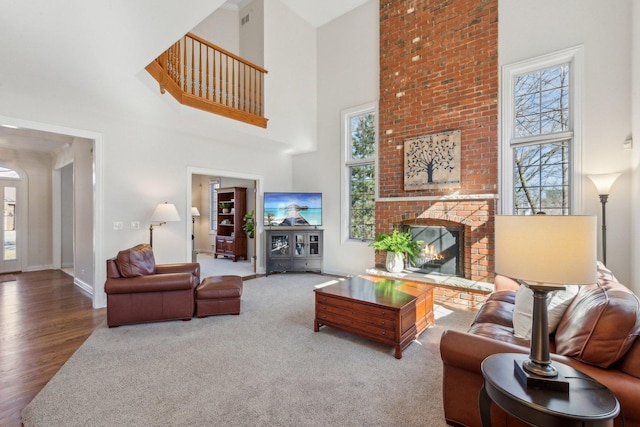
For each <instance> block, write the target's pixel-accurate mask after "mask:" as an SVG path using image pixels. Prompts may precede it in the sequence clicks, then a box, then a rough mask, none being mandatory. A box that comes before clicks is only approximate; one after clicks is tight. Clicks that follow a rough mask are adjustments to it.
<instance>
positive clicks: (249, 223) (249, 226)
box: [242, 211, 255, 239]
mask: <svg viewBox="0 0 640 427" xmlns="http://www.w3.org/2000/svg"><path fill="white" fill-rule="evenodd" d="M254 226H255V220H254V218H253V211H251V212H249V213H247V214H245V215H244V225H243V226H242V229H243V230H244V231H245V233H247V237H249V238H250V239H253V236H254V235H255V228H254Z"/></svg>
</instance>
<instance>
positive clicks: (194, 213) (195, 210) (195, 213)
mask: <svg viewBox="0 0 640 427" xmlns="http://www.w3.org/2000/svg"><path fill="white" fill-rule="evenodd" d="M191 216H200V211H199V210H198V208H196V207H195V206H191Z"/></svg>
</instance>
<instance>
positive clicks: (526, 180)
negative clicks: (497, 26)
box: [502, 49, 581, 215]
mask: <svg viewBox="0 0 640 427" xmlns="http://www.w3.org/2000/svg"><path fill="white" fill-rule="evenodd" d="M580 52H581V50H580V49H571V50H567V51H563V52H560V53H557V54H553V55H548V56H545V57H542V58H537V59H535V60H532V61H526V62H525V63H519V64H516V65H513V66H507V67H505V74H503V81H504V82H505V85H508V87H505V90H504V91H503V93H504V94H505V95H504V96H505V98H503V101H504V105H505V111H504V115H503V117H504V121H503V123H504V128H503V136H504V138H503V141H505V150H504V153H505V155H504V156H503V158H504V163H503V178H504V181H503V182H504V184H505V185H504V186H503V195H502V196H503V200H504V201H505V202H504V204H503V211H505V213H513V214H515V215H534V214H537V213H540V212H544V213H546V214H550V215H568V214H569V213H571V212H572V211H574V210H576V208H577V207H576V206H574V204H575V203H574V201H575V200H576V198H575V194H576V193H577V191H576V188H575V187H576V183H577V182H579V180H577V179H575V178H574V177H575V176H576V171H577V169H578V162H577V160H578V158H579V157H578V155H577V154H576V153H577V152H578V149H579V145H578V144H577V135H576V133H575V132H574V129H576V128H577V127H576V122H577V121H578V120H579V115H578V113H579V109H577V108H576V107H575V106H576V105H577V101H576V100H577V99H579V96H578V95H579V94H578V93H577V92H579V90H580V85H578V84H576V82H575V80H576V75H577V73H576V71H575V68H576V67H577V66H578V65H577V63H576V58H577V57H578V56H579V53H580ZM580 58H581V56H580ZM507 97H508V98H507Z"/></svg>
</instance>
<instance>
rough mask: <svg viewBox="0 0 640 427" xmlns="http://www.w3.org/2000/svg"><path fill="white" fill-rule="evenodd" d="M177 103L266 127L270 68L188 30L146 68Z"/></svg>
mask: <svg viewBox="0 0 640 427" xmlns="http://www.w3.org/2000/svg"><path fill="white" fill-rule="evenodd" d="M146 70H147V72H149V74H151V76H153V78H154V79H155V80H156V81H157V82H158V83H159V84H160V92H161V93H165V92H166V91H168V92H169V93H170V94H171V95H172V96H173V97H174V98H175V99H176V100H177V101H178V102H180V103H181V104H183V105H187V106H189V107H193V108H198V109H200V110H203V111H208V112H210V113H214V114H218V115H221V116H224V117H228V118H230V119H234V120H238V121H241V122H245V123H249V124H252V125H255V126H259V127H262V128H266V127H267V120H268V119H267V118H265V117H264V75H265V74H266V73H267V70H265V69H263V68H262V67H259V66H257V65H255V64H252V63H251V62H249V61H247V60H245V59H242V58H240V57H239V56H237V55H234V54H233V53H231V52H228V51H226V50H224V49H222V48H221V47H218V46H216V45H214V44H213V43H210V42H208V41H206V40H204V39H201V38H200V37H198V36H196V35H195V34H192V33H188V34H187V35H185V36H184V37H183V38H182V39H180V40H178V41H177V42H175V43H174V44H173V45H172V46H171V47H170V48H169V49H167V50H166V51H165V52H163V53H162V54H161V55H160V56H158V57H157V58H156V59H155V60H154V61H153V62H151V64H149V65H147V67H146Z"/></svg>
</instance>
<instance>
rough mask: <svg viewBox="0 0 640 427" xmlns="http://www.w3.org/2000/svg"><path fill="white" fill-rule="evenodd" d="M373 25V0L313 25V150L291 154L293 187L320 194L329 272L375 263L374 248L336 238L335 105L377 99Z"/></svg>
mask: <svg viewBox="0 0 640 427" xmlns="http://www.w3.org/2000/svg"><path fill="white" fill-rule="evenodd" d="M356 29H357V30H356ZM378 29H379V17H378V1H377V0H370V1H368V2H367V3H365V4H364V5H362V6H360V7H359V8H357V9H355V10H353V11H351V12H350V13H348V14H346V15H344V16H342V17H340V18H338V19H336V20H334V21H331V22H329V23H328V24H326V25H324V26H322V27H320V28H319V29H318V35H317V37H318V151H317V152H314V153H311V154H303V155H298V156H295V158H294V169H293V173H294V178H293V187H294V190H299V191H321V192H322V194H323V227H322V228H323V229H324V230H325V233H324V238H325V242H324V266H323V271H326V272H328V273H336V274H357V273H362V272H363V271H364V269H366V268H369V267H372V266H373V264H374V250H373V248H371V247H369V246H368V245H367V244H363V243H350V242H342V241H341V238H340V223H341V218H342V215H343V212H342V211H341V206H340V200H341V182H340V174H341V163H340V162H341V160H340V157H341V156H340V155H341V153H340V149H341V135H340V128H341V123H340V122H341V120H340V111H341V110H343V109H346V108H350V107H354V106H357V105H361V104H365V103H368V102H372V101H377V100H378V85H379V83H378V81H379V78H378V75H379V71H378V68H379V65H378V50H379V49H378Z"/></svg>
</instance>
